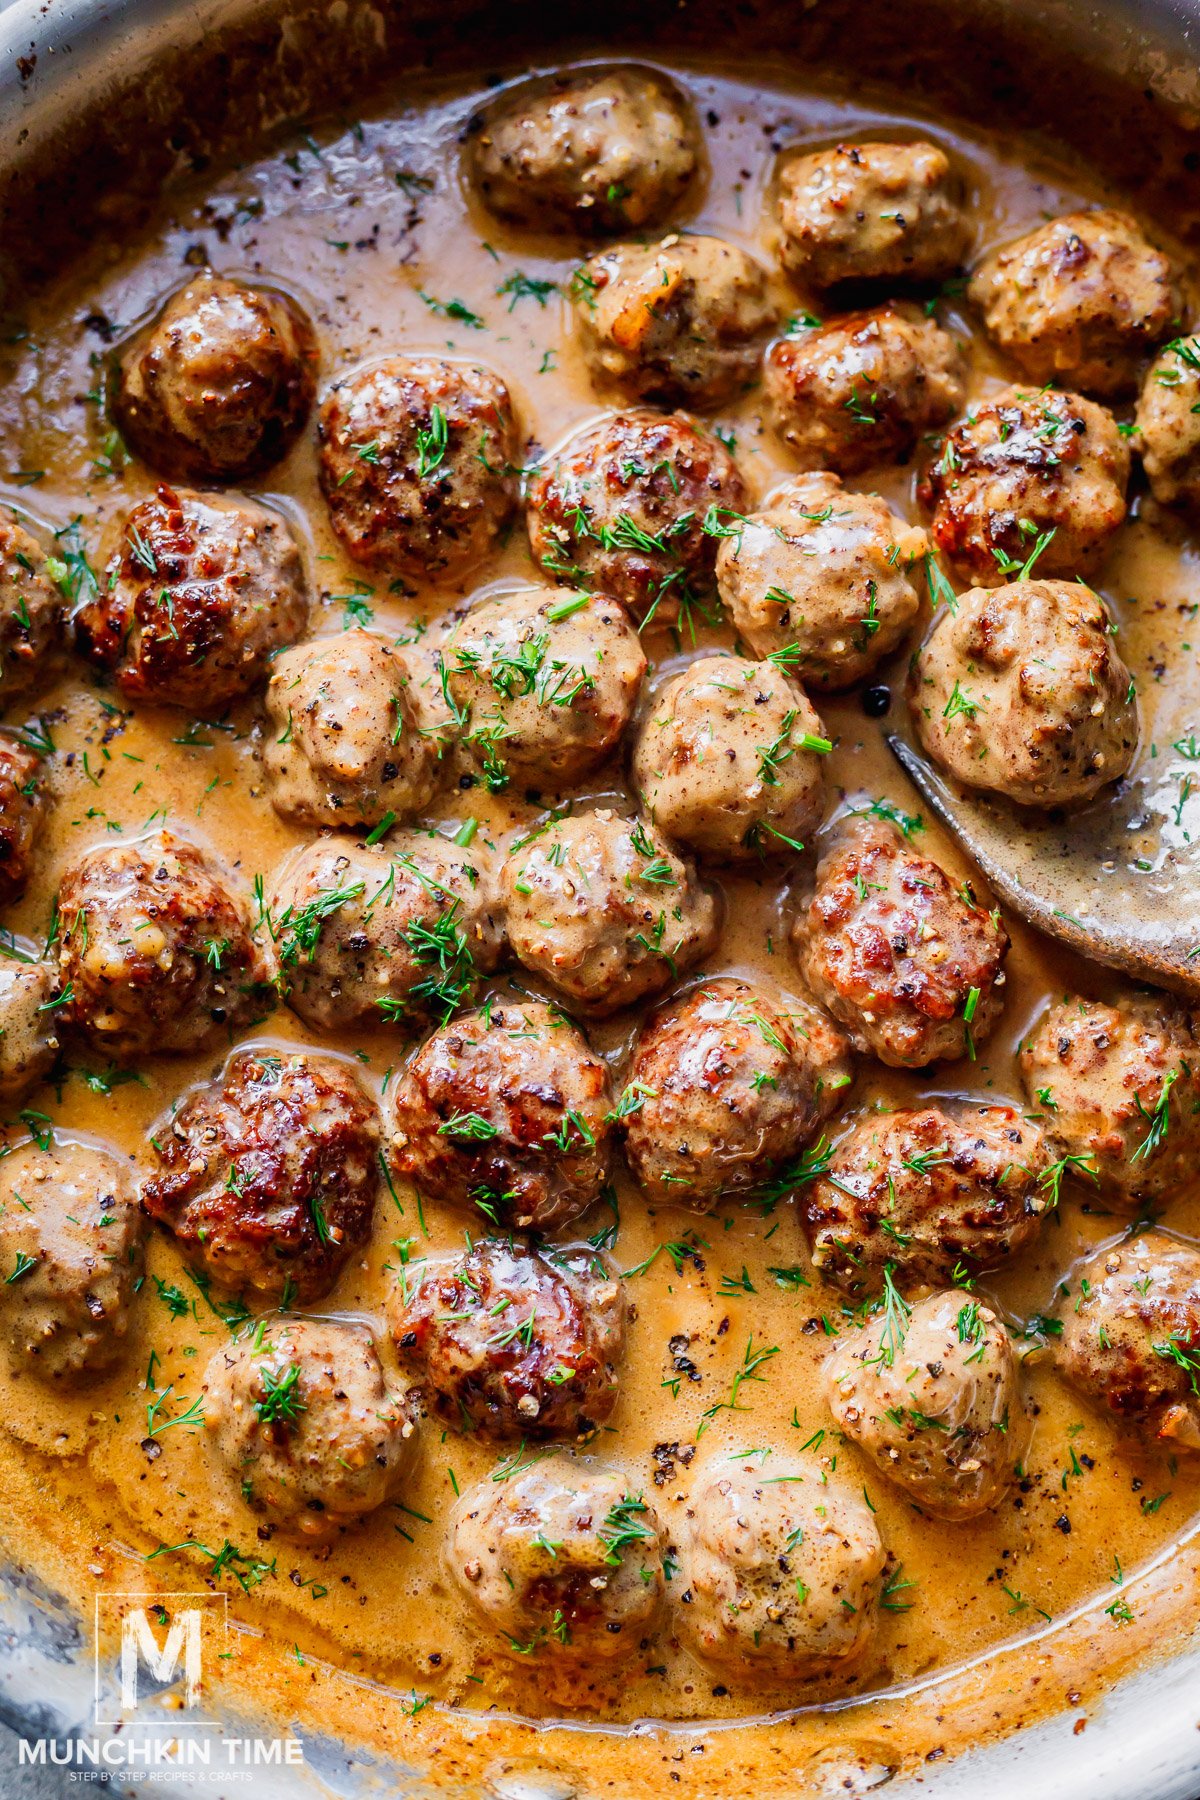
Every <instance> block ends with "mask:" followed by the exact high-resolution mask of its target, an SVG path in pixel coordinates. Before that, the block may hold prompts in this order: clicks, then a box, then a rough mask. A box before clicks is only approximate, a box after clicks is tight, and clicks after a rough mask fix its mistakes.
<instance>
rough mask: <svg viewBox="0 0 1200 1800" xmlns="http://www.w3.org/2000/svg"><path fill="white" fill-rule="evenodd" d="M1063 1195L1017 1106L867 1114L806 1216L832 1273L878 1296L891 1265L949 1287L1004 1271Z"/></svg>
mask: <svg viewBox="0 0 1200 1800" xmlns="http://www.w3.org/2000/svg"><path fill="white" fill-rule="evenodd" d="M1056 1193H1057V1184H1056V1178H1055V1172H1054V1171H1053V1170H1052V1169H1051V1166H1050V1156H1049V1151H1048V1150H1047V1147H1046V1141H1045V1139H1044V1138H1043V1136H1042V1133H1041V1131H1040V1130H1039V1129H1038V1127H1037V1126H1036V1125H1034V1124H1031V1123H1030V1121H1029V1120H1028V1119H1026V1118H1024V1117H1023V1116H1022V1115H1021V1113H1020V1112H1018V1111H1017V1109H1016V1108H1015V1107H1013V1106H982V1107H962V1108H960V1109H958V1110H956V1111H955V1112H948V1111H946V1110H945V1109H944V1108H943V1107H940V1106H930V1107H926V1108H925V1110H924V1111H922V1112H894V1113H885V1114H883V1115H877V1114H875V1113H871V1114H868V1115H867V1116H866V1117H864V1118H862V1119H860V1120H859V1121H858V1123H857V1124H856V1125H855V1126H854V1127H853V1128H852V1130H851V1131H849V1132H848V1133H847V1135H846V1136H845V1137H844V1138H842V1139H841V1141H840V1142H839V1143H838V1145H837V1146H836V1148H835V1150H834V1152H833V1154H832V1156H831V1157H830V1158H829V1160H828V1167H827V1168H826V1169H825V1170H824V1172H823V1173H822V1174H821V1175H820V1176H819V1177H818V1179H817V1180H816V1181H814V1182H813V1183H812V1185H811V1186H810V1187H809V1188H808V1189H807V1190H806V1192H805V1195H804V1198H803V1202H802V1218H803V1223H804V1229H805V1232H806V1234H807V1236H808V1241H809V1245H810V1248H811V1250H812V1259H813V1262H814V1263H815V1265H816V1267H817V1268H818V1269H819V1270H820V1271H821V1273H822V1275H824V1276H825V1277H826V1278H827V1279H829V1280H831V1281H836V1282H837V1283H838V1285H839V1286H840V1287H844V1288H846V1289H848V1290H849V1291H850V1292H852V1293H862V1292H866V1293H872V1292H875V1291H877V1290H878V1289H879V1287H880V1286H881V1284H882V1283H883V1279H884V1273H885V1270H886V1269H888V1268H889V1267H894V1268H895V1269H896V1270H897V1271H898V1272H899V1274H900V1276H901V1278H902V1279H903V1280H905V1281H909V1282H921V1283H928V1284H933V1285H937V1284H943V1283H945V1282H948V1281H950V1280H951V1279H952V1278H955V1277H956V1276H957V1275H960V1274H961V1273H962V1271H963V1270H964V1269H965V1270H967V1271H969V1272H976V1273H977V1272H979V1271H981V1270H988V1269H998V1268H1002V1267H1003V1266H1004V1265H1005V1264H1006V1263H1009V1262H1011V1261H1012V1259H1013V1257H1014V1256H1016V1255H1017V1254H1018V1253H1019V1252H1020V1251H1021V1250H1023V1249H1024V1248H1025V1246H1026V1244H1028V1243H1029V1242H1030V1241H1031V1240H1032V1238H1033V1237H1034V1235H1035V1233H1036V1232H1037V1229H1038V1225H1039V1224H1040V1222H1041V1218H1042V1215H1043V1213H1045V1212H1046V1211H1047V1210H1048V1209H1049V1208H1050V1207H1051V1206H1052V1205H1053V1204H1054V1200H1055V1197H1056Z"/></svg>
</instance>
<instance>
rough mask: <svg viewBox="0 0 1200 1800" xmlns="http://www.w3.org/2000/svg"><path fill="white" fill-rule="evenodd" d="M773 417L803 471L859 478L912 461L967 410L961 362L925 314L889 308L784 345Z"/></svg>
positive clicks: (772, 389)
mask: <svg viewBox="0 0 1200 1800" xmlns="http://www.w3.org/2000/svg"><path fill="white" fill-rule="evenodd" d="M763 380H764V386H765V390H766V400H767V410H768V412H769V413H770V415H771V419H772V422H773V424H774V426H775V429H776V430H777V431H778V432H779V434H780V436H781V437H782V438H783V439H784V440H785V442H786V443H787V445H788V448H789V449H790V450H791V451H792V453H793V455H794V456H795V457H796V460H797V461H798V462H799V464H800V467H801V468H802V469H833V470H834V471H836V473H837V474H839V475H857V474H858V473H860V471H861V470H863V469H872V468H875V467H877V466H878V465H879V464H881V463H895V462H905V461H906V460H907V459H908V457H910V456H911V455H912V453H913V451H914V450H915V448H916V446H917V444H918V443H919V442H920V440H921V438H922V437H923V436H924V435H925V433H926V432H928V431H936V430H937V429H938V427H939V426H941V425H944V424H945V423H946V421H947V420H948V419H950V418H952V417H953V416H954V414H955V413H956V412H957V411H958V409H959V407H960V406H961V405H962V401H963V393H964V386H963V353H962V350H961V348H960V346H959V345H958V343H956V341H955V340H954V338H952V337H951V336H950V335H949V333H948V332H945V331H943V330H942V328H941V326H940V325H938V324H937V323H936V322H935V321H934V320H933V319H929V318H926V316H925V314H924V313H923V312H922V311H921V310H920V308H919V307H915V306H908V305H904V304H901V303H899V302H891V303H889V304H888V305H887V306H880V307H876V308H875V309H874V310H873V311H871V312H854V313H845V314H843V315H842V316H841V317H840V318H834V319H830V320H829V321H828V322H827V323H826V324H823V325H822V324H813V325H804V326H801V327H799V328H798V329H797V331H796V332H795V334H794V335H792V336H789V337H785V338H778V339H777V340H776V341H775V343H773V344H772V345H771V347H770V349H769V350H768V351H767V355H766V361H765V362H764V364H763Z"/></svg>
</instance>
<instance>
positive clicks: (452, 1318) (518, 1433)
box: [389, 1238, 627, 1439]
mask: <svg viewBox="0 0 1200 1800" xmlns="http://www.w3.org/2000/svg"><path fill="white" fill-rule="evenodd" d="M626 1310H627V1309H626V1305H625V1293H624V1289H623V1288H622V1286H621V1283H620V1282H619V1281H618V1280H616V1279H614V1277H613V1274H612V1271H611V1270H610V1269H609V1268H608V1266H607V1264H606V1263H605V1262H604V1260H603V1258H601V1257H599V1256H597V1254H596V1252H595V1251H594V1250H592V1249H591V1248H590V1247H589V1246H587V1245H584V1246H583V1247H582V1248H580V1249H568V1250H553V1251H549V1252H539V1251H535V1250H529V1249H526V1248H525V1247H524V1246H523V1245H521V1244H518V1243H515V1242H514V1241H513V1240H512V1239H509V1240H507V1241H501V1240H499V1239H496V1238H484V1239H483V1240H482V1241H481V1242H479V1243H477V1244H473V1245H472V1246H471V1248H470V1249H469V1250H468V1251H467V1252H466V1254H465V1255H464V1256H460V1257H458V1258H456V1260H455V1261H453V1262H432V1263H424V1264H421V1265H417V1266H416V1267H415V1268H414V1266H413V1265H412V1264H410V1265H409V1266H408V1267H407V1268H406V1269H404V1270H402V1271H401V1280H400V1285H399V1286H398V1287H397V1288H396V1290H395V1293H394V1295H393V1297H392V1301H391V1305H390V1309H389V1320H390V1324H391V1331H392V1336H393V1337H394V1338H395V1340H396V1346H397V1349H398V1350H399V1352H400V1357H401V1360H402V1361H403V1362H404V1363H405V1364H406V1365H407V1367H408V1368H409V1369H411V1370H412V1371H413V1373H414V1374H415V1375H416V1376H417V1378H418V1380H419V1381H420V1382H421V1386H422V1391H423V1394H424V1397H425V1401H426V1404H427V1406H429V1407H430V1409H431V1410H432V1411H433V1412H434V1413H435V1414H436V1415H437V1417H438V1418H439V1419H441V1420H442V1421H443V1422H444V1423H445V1424H447V1425H450V1426H452V1427H454V1428H455V1429H456V1430H458V1431H464V1432H469V1433H479V1434H480V1435H481V1436H484V1437H488V1438H501V1439H503V1438H528V1439H535V1438H536V1439H543V1438H565V1437H573V1438H581V1439H582V1438H588V1437H590V1436H592V1435H593V1433H594V1432H595V1431H597V1430H598V1428H599V1427H600V1426H601V1425H603V1424H604V1422H605V1421H606V1420H607V1419H608V1417H609V1416H610V1414H611V1413H612V1410H613V1407H614V1406H615V1405H616V1402H617V1365H618V1363H619V1362H620V1360H621V1356H622V1354H623V1351H624V1348H625V1319H626Z"/></svg>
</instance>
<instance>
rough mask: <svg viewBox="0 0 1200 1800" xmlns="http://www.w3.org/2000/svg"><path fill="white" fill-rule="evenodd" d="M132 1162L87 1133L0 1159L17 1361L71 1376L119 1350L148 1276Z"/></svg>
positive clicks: (0, 1263) (3, 1288)
mask: <svg viewBox="0 0 1200 1800" xmlns="http://www.w3.org/2000/svg"><path fill="white" fill-rule="evenodd" d="M141 1269H142V1220H141V1216H140V1214H139V1212H138V1209H137V1203H136V1201H135V1200H134V1197H133V1184H132V1182H131V1180H130V1177H129V1169H128V1165H127V1163H125V1162H124V1161H122V1160H121V1158H119V1157H118V1156H117V1155H116V1154H115V1153H114V1152H111V1151H109V1150H107V1149H103V1148H100V1147H98V1146H96V1145H93V1144H86V1143H65V1142H64V1143H55V1144H53V1145H51V1146H48V1147H47V1148H46V1149H44V1150H43V1149H42V1148H41V1147H40V1146H39V1145H38V1144H34V1143H26V1144H20V1145H18V1147H17V1148H16V1149H15V1150H12V1151H10V1153H9V1154H8V1155H7V1156H5V1157H4V1159H3V1162H2V1163H0V1323H2V1324H3V1328H4V1331H5V1334H6V1336H7V1338H8V1342H9V1345H10V1347H11V1350H12V1352H13V1358H14V1361H16V1362H17V1363H18V1364H20V1365H23V1366H24V1367H25V1368H26V1369H28V1370H29V1372H30V1373H31V1374H33V1375H36V1376H38V1378H39V1379H40V1380H42V1381H50V1382H63V1383H66V1384H71V1383H74V1382H78V1381H80V1380H81V1379H83V1378H85V1377H88V1378H90V1377H92V1376H95V1375H99V1374H101V1373H103V1372H104V1371H105V1370H107V1369H109V1368H111V1367H112V1365H113V1364H114V1363H115V1362H116V1361H117V1360H118V1358H119V1357H120V1355H121V1352H122V1350H123V1349H124V1346H125V1338H126V1336H127V1335H128V1331H129V1309H130V1307H131V1305H132V1303H133V1296H134V1294H135V1293H136V1291H137V1289H138V1287H139V1286H140V1279H139V1278H140V1276H141Z"/></svg>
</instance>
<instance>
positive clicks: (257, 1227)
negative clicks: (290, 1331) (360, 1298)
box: [142, 1050, 381, 1306]
mask: <svg viewBox="0 0 1200 1800" xmlns="http://www.w3.org/2000/svg"><path fill="white" fill-rule="evenodd" d="M380 1137H381V1133H380V1124H379V1115H378V1113H377V1112H376V1109H375V1105H374V1102H373V1101H372V1100H370V1099H368V1097H367V1095H366V1093H365V1092H364V1091H363V1088H362V1085H361V1083H360V1082H359V1080H358V1077H357V1075H356V1074H355V1073H354V1070H353V1069H352V1068H351V1067H350V1066H349V1064H348V1063H347V1062H345V1061H343V1060H342V1059H341V1058H340V1057H332V1056H316V1055H312V1054H309V1053H307V1052H303V1051H283V1050H279V1051H275V1050H271V1051H267V1050H239V1051H236V1052H235V1053H234V1054H233V1055H232V1056H231V1057H230V1058H229V1061H228V1062H227V1063H226V1065H225V1068H224V1070H223V1072H222V1073H221V1074H220V1075H219V1076H218V1077H217V1079H216V1080H215V1081H211V1082H206V1083H204V1084H203V1085H201V1086H200V1087H198V1088H195V1089H193V1091H192V1093H191V1094H190V1096H188V1097H187V1098H186V1099H185V1100H184V1101H183V1103H182V1104H181V1105H180V1106H179V1107H178V1109H177V1110H176V1111H175V1112H174V1113H173V1114H172V1115H171V1117H170V1118H169V1119H168V1120H166V1121H165V1122H164V1123H162V1124H160V1125H159V1127H158V1130H157V1131H156V1133H155V1134H154V1136H153V1137H152V1138H151V1140H150V1141H151V1145H152V1148H153V1149H154V1152H155V1155H156V1157H157V1169H156V1172H155V1173H154V1174H152V1175H149V1176H148V1177H147V1179H146V1180H145V1181H144V1182H143V1184H142V1206H143V1208H144V1209H145V1211H146V1212H147V1213H149V1215H150V1217H151V1218H152V1219H157V1220H159V1221H160V1222H161V1223H162V1224H164V1225H166V1226H167V1228H168V1229H169V1230H170V1231H172V1232H174V1234H175V1237H176V1239H177V1240H178V1242H179V1243H180V1244H181V1245H182V1246H183V1248H184V1250H185V1251H186V1252H187V1254H188V1255H190V1256H194V1257H196V1259H197V1260H198V1261H199V1262H200V1263H201V1264H202V1266H203V1267H204V1268H205V1269H206V1270H207V1271H208V1273H209V1274H210V1275H211V1276H212V1278H213V1280H214V1281H218V1282H220V1283H221V1285H222V1286H223V1287H227V1288H231V1289H240V1288H243V1287H247V1288H251V1289H252V1290H253V1291H254V1292H255V1293H256V1294H260V1295H262V1296H263V1298H264V1299H269V1300H278V1299H280V1298H281V1297H285V1298H286V1299H287V1300H288V1302H289V1303H290V1301H292V1300H296V1301H298V1302H299V1303H300V1304H301V1305H305V1306H307V1305H311V1304H312V1302H313V1301H315V1300H320V1299H323V1298H324V1296H325V1295H326V1294H327V1293H328V1292H329V1290H330V1288H331V1287H332V1286H333V1284H334V1282H335V1281H336V1280H337V1277H338V1275H339V1274H340V1273H341V1270H342V1267H343V1265H344V1264H345V1262H346V1261H347V1259H348V1258H349V1257H350V1256H352V1255H353V1254H354V1253H355V1251H357V1250H361V1249H362V1248H363V1246H364V1244H366V1242H367V1240H368V1238H369V1237H370V1234H371V1219H372V1215H373V1213H374V1210H375V1199H376V1193H377V1190H378V1186H379V1172H380V1166H381V1150H380Z"/></svg>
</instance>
